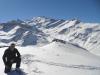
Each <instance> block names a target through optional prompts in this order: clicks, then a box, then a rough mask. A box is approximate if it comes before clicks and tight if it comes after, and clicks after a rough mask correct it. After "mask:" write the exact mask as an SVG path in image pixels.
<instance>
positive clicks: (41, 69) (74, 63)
mask: <svg viewBox="0 0 100 75" xmlns="http://www.w3.org/2000/svg"><path fill="white" fill-rule="evenodd" d="M16 48H17V49H18V50H19V51H20V53H21V58H22V63H21V69H22V71H23V72H24V74H20V75H100V57H99V56H96V55H94V54H91V53H90V52H89V51H87V50H85V49H83V48H78V47H76V46H75V45H72V44H70V43H66V44H63V43H60V42H51V43H49V44H48V45H45V46H42V47H36V46H26V47H19V46H17V47H16ZM5 49H6V48H0V61H1V63H0V75H6V74H5V73H4V64H3V61H2V55H3V53H4V50H5ZM13 68H15V64H14V65H13ZM9 75H19V74H18V73H15V74H9Z"/></svg>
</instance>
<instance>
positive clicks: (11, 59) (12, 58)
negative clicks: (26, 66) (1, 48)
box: [3, 43, 21, 73]
mask: <svg viewBox="0 0 100 75" xmlns="http://www.w3.org/2000/svg"><path fill="white" fill-rule="evenodd" d="M3 61H4V64H5V71H4V72H5V73H8V72H10V71H11V68H12V64H13V63H16V70H19V68H20V63H21V55H20V53H19V51H18V50H17V49H16V48H15V44H14V43H12V44H11V45H10V46H9V48H8V49H6V50H5V52H4V55H3Z"/></svg>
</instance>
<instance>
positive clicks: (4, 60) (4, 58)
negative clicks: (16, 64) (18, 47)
mask: <svg viewBox="0 0 100 75" xmlns="http://www.w3.org/2000/svg"><path fill="white" fill-rule="evenodd" d="M2 59H3V62H4V64H5V65H6V62H7V50H6V51H5V52H4V54H3V57H2Z"/></svg>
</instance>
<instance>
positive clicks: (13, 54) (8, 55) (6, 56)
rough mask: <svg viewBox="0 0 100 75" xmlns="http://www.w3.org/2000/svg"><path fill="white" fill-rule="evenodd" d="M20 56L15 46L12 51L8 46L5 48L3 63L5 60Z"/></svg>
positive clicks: (8, 60)
mask: <svg viewBox="0 0 100 75" xmlns="http://www.w3.org/2000/svg"><path fill="white" fill-rule="evenodd" d="M20 56H21V55H20V53H19V52H18V50H17V49H16V48H14V50H13V51H11V50H10V48H8V49H6V50H5V52H4V55H3V61H4V64H6V62H10V61H11V60H13V59H15V58H17V57H18V58H20Z"/></svg>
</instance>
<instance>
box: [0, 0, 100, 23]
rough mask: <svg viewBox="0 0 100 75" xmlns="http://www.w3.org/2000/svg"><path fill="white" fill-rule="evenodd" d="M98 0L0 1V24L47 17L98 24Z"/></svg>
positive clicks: (99, 18) (99, 17) (99, 6)
mask: <svg viewBox="0 0 100 75" xmlns="http://www.w3.org/2000/svg"><path fill="white" fill-rule="evenodd" d="M99 4H100V0H0V22H4V21H9V20H12V19H18V18H19V19H30V18H32V17H36V16H47V17H51V18H59V19H72V18H78V19H80V20H81V21H83V22H100V5H99Z"/></svg>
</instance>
